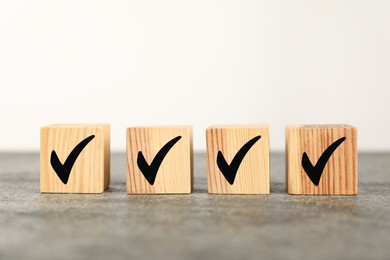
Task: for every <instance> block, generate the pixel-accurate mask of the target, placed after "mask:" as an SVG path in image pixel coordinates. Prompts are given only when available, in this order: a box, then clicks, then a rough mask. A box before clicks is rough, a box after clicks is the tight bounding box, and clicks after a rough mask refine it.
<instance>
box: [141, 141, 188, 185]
mask: <svg viewBox="0 0 390 260" xmlns="http://www.w3.org/2000/svg"><path fill="white" fill-rule="evenodd" d="M180 139H181V136H177V137H175V138H173V139H172V140H171V141H169V142H168V143H166V144H165V145H164V146H163V147H162V148H161V149H160V151H158V153H157V154H156V156H155V157H154V159H153V161H152V163H151V164H150V165H149V164H148V163H147V162H146V160H145V157H144V155H143V154H142V152H141V151H139V152H138V157H137V165H138V168H139V169H140V171H141V172H142V174H143V175H144V177H145V179H146V180H147V181H148V182H149V184H150V185H153V184H154V181H155V180H156V176H157V172H158V169H159V168H160V165H161V163H162V161H163V160H164V158H165V156H166V155H167V154H168V152H169V150H171V148H172V147H173V146H174V145H175V144H176V143H177V142H178V141H179V140H180Z"/></svg>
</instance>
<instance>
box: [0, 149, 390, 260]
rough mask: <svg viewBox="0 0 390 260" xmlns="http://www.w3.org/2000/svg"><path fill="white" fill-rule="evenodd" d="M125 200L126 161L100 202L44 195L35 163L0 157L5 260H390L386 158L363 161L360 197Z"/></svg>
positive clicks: (26, 157) (275, 182)
mask: <svg viewBox="0 0 390 260" xmlns="http://www.w3.org/2000/svg"><path fill="white" fill-rule="evenodd" d="M194 166H195V190H194V192H193V193H192V194H190V195H128V194H127V193H126V158H125V154H112V156H111V185H110V188H109V190H108V191H107V192H104V193H102V194H95V195H91V194H41V193H40V191H39V154H38V153H31V154H20V153H0V259H31V260H33V259H67V260H68V259H390V153H367V154H359V194H358V195H357V196H297V195H294V196H292V195H288V194H287V193H286V191H285V166H284V155H283V154H272V155H271V194H270V195H209V194H207V180H206V158H205V155H204V154H196V155H195V159H194Z"/></svg>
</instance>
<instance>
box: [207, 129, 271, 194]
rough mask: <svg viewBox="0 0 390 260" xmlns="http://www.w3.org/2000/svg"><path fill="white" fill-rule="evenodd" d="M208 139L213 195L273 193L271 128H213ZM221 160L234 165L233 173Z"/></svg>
mask: <svg viewBox="0 0 390 260" xmlns="http://www.w3.org/2000/svg"><path fill="white" fill-rule="evenodd" d="M206 140H207V161H208V171H207V177H208V192H209V193H216V194H269V191H270V179H269V130H268V126H267V125H264V124H261V125H235V126H211V127H209V128H207V130H206ZM218 158H219V159H218ZM233 160H234V161H235V162H233ZM218 161H219V162H218ZM221 161H222V164H225V165H229V166H230V167H228V170H229V171H230V173H226V168H225V169H224V168H222V169H221V168H220V166H221V165H222V164H221ZM237 163H238V164H239V165H237ZM234 165H236V166H238V169H236V166H234ZM221 167H223V166H221ZM223 171H224V172H223ZM229 174H230V177H229V178H226V176H228V175H229Z"/></svg>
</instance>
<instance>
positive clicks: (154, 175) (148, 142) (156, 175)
mask: <svg viewBox="0 0 390 260" xmlns="http://www.w3.org/2000/svg"><path fill="white" fill-rule="evenodd" d="M126 136H127V144H126V152H127V155H126V156H127V192H128V193H129V194H175V193H181V194H185V193H191V192H192V187H193V152H192V127H191V126H168V127H167V126H161V127H133V128H127V133H126ZM140 167H141V168H140ZM141 169H142V171H141Z"/></svg>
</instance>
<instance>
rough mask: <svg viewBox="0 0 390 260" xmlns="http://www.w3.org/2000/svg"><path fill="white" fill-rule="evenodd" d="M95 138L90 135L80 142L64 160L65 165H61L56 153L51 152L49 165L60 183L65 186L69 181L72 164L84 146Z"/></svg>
mask: <svg viewBox="0 0 390 260" xmlns="http://www.w3.org/2000/svg"><path fill="white" fill-rule="evenodd" d="M93 138H95V136H94V135H91V136H89V137H87V138H85V139H84V140H83V141H81V142H80V143H79V144H78V145H77V146H76V147H75V148H73V150H72V151H71V152H70V154H69V156H68V157H67V158H66V160H65V163H64V164H62V163H61V161H60V159H59V158H58V156H57V153H56V152H55V151H54V150H53V151H52V152H51V156H50V163H51V166H52V167H53V169H54V171H55V172H56V173H57V176H58V177H59V178H60V180H61V181H62V183H64V184H67V183H68V180H69V175H70V172H71V170H72V167H73V165H74V163H75V162H76V160H77V157H79V155H80V153H81V152H82V151H83V149H84V148H85V146H87V144H88V143H89V142H90V141H92V139H93Z"/></svg>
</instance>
